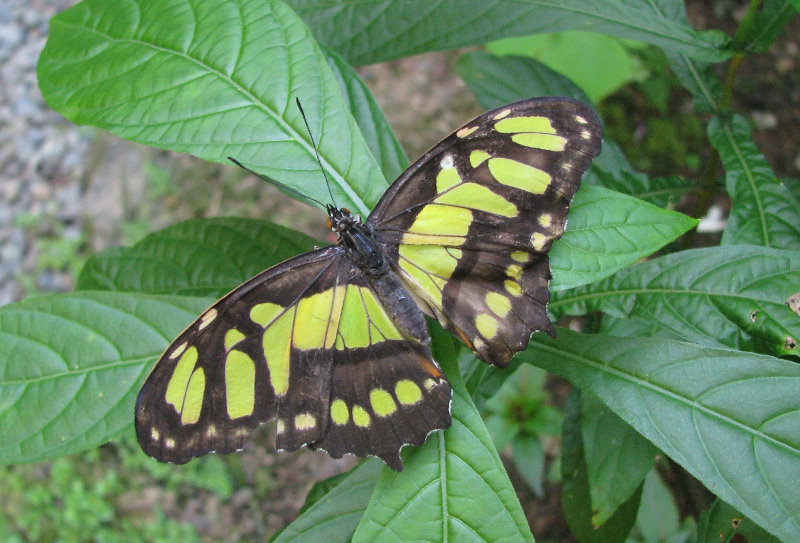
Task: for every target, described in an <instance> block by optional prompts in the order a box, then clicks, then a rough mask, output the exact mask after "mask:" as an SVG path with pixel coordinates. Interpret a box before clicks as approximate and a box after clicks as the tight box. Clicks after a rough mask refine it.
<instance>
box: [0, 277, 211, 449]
mask: <svg viewBox="0 0 800 543" xmlns="http://www.w3.org/2000/svg"><path fill="white" fill-rule="evenodd" d="M208 305H209V300H208V299H205V298H179V297H167V296H160V297H159V296H144V295H133V294H122V293H112V292H93V293H75V294H61V295H56V296H48V297H42V298H34V299H29V300H25V301H22V302H18V303H15V304H9V305H6V306H3V307H0V352H2V353H3V358H2V360H0V463H2V464H15V463H20V462H32V461H36V460H42V459H45V458H52V457H55V456H62V455H65V454H70V453H74V452H78V451H82V450H84V449H87V448H89V447H93V446H96V445H100V444H101V443H105V442H106V441H108V440H109V439H112V438H114V437H116V436H118V435H119V434H120V433H121V432H122V431H124V430H125V429H127V428H129V427H130V425H131V423H132V422H133V405H134V402H135V400H136V395H137V393H138V391H139V386H140V385H141V382H142V381H143V380H144V378H145V376H146V375H147V373H148V372H149V371H150V368H151V367H152V365H153V363H155V360H156V359H157V358H158V356H159V355H160V354H161V353H162V351H163V350H164V349H165V348H166V347H167V344H168V343H169V341H170V340H171V339H172V338H173V337H174V336H175V335H177V334H178V332H180V331H181V330H182V329H183V328H184V327H185V326H186V325H187V324H188V323H189V322H191V320H192V319H194V318H195V317H196V316H197V315H198V314H199V313H200V312H201V311H202V310H203V309H205V308H206V307H207V306H208Z"/></svg>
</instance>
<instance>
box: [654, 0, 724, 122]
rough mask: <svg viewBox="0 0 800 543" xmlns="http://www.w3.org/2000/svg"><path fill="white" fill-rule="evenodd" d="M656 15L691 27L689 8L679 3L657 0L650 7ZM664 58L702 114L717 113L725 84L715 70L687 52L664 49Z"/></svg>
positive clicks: (673, 0)
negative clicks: (688, 14)
mask: <svg viewBox="0 0 800 543" xmlns="http://www.w3.org/2000/svg"><path fill="white" fill-rule="evenodd" d="M650 8H651V10H652V11H653V13H656V14H658V15H661V16H663V17H666V18H669V19H670V20H671V21H674V22H675V23H677V24H685V25H688V24H689V18H688V16H687V15H686V7H685V5H684V3H683V2H680V1H678V0H654V1H653V2H651V3H650ZM664 54H665V55H666V57H667V60H668V61H669V63H670V67H671V68H672V71H673V72H675V75H676V76H677V78H678V80H679V81H680V82H681V84H682V85H683V86H684V88H686V90H688V91H689V92H691V93H692V95H693V96H694V106H695V108H696V109H697V111H698V112H700V113H716V112H718V111H719V101H720V98H721V96H722V83H721V82H720V80H719V78H718V77H717V75H716V73H715V72H714V66H713V65H712V64H710V63H709V62H704V61H703V60H701V59H698V58H692V57H691V56H690V55H687V54H685V53H684V52H681V51H677V50H674V49H664Z"/></svg>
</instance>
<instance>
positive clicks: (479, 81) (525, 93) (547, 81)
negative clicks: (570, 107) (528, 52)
mask: <svg viewBox="0 0 800 543" xmlns="http://www.w3.org/2000/svg"><path fill="white" fill-rule="evenodd" d="M456 72H457V73H458V75H459V76H460V77H461V78H462V79H463V80H464V83H466V84H467V87H469V90H470V91H471V92H472V94H474V95H475V98H477V100H478V103H479V104H480V105H481V106H482V107H483V108H485V109H492V108H495V107H499V106H502V105H503V104H507V103H509V102H514V101H516V100H522V99H525V98H530V97H531V96H568V97H570V98H574V99H576V100H580V101H581V102H584V103H587V104H589V103H591V101H590V100H589V97H588V96H586V93H584V92H583V91H582V90H581V89H580V88H578V86H576V85H575V83H573V82H572V81H570V80H569V79H567V78H566V77H565V76H563V75H562V74H560V73H558V72H556V71H555V70H552V69H551V68H548V67H547V66H546V65H545V64H542V63H541V62H539V61H538V60H534V59H532V58H527V57H517V56H506V57H499V56H495V55H492V54H489V53H485V52H483V51H471V52H469V53H466V54H464V55H462V56H461V57H460V58H459V59H458V64H457V65H456Z"/></svg>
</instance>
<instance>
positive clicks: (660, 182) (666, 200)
mask: <svg viewBox="0 0 800 543" xmlns="http://www.w3.org/2000/svg"><path fill="white" fill-rule="evenodd" d="M607 144H608V142H604V143H603V145H604V146H605V145H607ZM591 173H592V175H590V176H587V178H586V179H584V183H590V184H596V185H598V186H601V187H605V188H607V189H611V190H614V191H617V192H621V193H623V194H629V195H631V196H635V197H637V198H639V199H640V200H644V201H645V202H649V203H651V204H653V205H654V206H656V207H661V208H668V207H672V206H674V205H675V204H677V203H678V201H679V200H680V199H681V197H682V196H684V195H686V194H689V193H693V192H695V191H696V187H695V183H694V181H693V180H691V179H689V178H686V177H681V176H678V175H674V176H670V177H650V176H649V175H646V174H644V173H641V172H634V171H623V172H620V173H619V174H617V175H614V174H612V173H609V172H606V171H605V170H603V169H601V168H599V167H598V168H592V169H591Z"/></svg>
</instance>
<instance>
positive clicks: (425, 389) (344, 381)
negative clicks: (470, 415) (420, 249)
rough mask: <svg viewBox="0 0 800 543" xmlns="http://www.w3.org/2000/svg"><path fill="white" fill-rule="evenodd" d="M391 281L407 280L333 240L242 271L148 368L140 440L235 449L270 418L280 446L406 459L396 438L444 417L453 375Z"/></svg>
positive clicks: (183, 453)
mask: <svg viewBox="0 0 800 543" xmlns="http://www.w3.org/2000/svg"><path fill="white" fill-rule="evenodd" d="M394 287H397V288H400V289H402V288H403V287H402V286H401V285H400V284H399V282H397V280H396V279H395V278H394V277H393V276H391V275H388V274H387V275H386V276H384V277H376V278H370V279H369V280H368V279H367V278H366V277H365V276H364V275H363V273H362V272H361V271H360V270H359V269H358V268H357V267H356V266H355V265H354V264H353V263H352V262H351V261H350V259H349V258H347V257H346V255H345V254H344V251H343V250H342V249H341V248H339V247H329V248H326V249H321V250H317V251H313V252H311V253H308V254H305V255H301V256H298V257H296V258H292V259H290V260H287V261H285V262H283V263H281V264H278V265H277V266H275V267H273V268H270V269H269V270H267V271H265V272H263V273H262V274H260V275H258V276H256V277H254V278H253V279H251V280H249V281H248V282H246V283H244V284H243V285H242V286H240V287H238V288H237V289H235V290H234V291H233V292H231V293H230V294H228V295H227V296H225V297H224V298H222V299H221V300H220V301H218V302H217V303H216V304H214V305H213V306H211V307H210V308H209V309H208V310H206V311H205V312H204V313H203V315H201V316H200V317H199V318H198V319H197V320H196V321H195V322H194V323H193V324H192V325H190V326H189V327H188V328H187V329H186V330H185V331H184V332H183V333H182V334H181V335H180V336H178V338H177V339H176V340H175V341H174V342H173V343H172V344H171V345H170V346H169V347H168V348H167V350H166V351H165V353H164V354H163V355H162V356H161V358H160V359H159V361H158V363H157V364H156V366H155V368H154V369H153V371H152V373H151V374H150V376H149V377H148V378H147V380H146V382H145V384H144V386H143V387H142V389H141V391H140V393H139V397H138V399H137V403H136V433H137V436H138V439H139V442H140V444H141V445H142V448H143V449H144V451H145V452H146V453H147V454H149V455H150V456H153V457H154V458H156V459H158V460H161V461H167V462H175V463H183V462H187V461H188V460H190V459H191V458H193V457H195V456H200V455H203V454H207V453H209V452H214V451H216V452H232V451H235V450H238V449H241V448H242V446H243V444H244V442H245V440H246V438H247V436H248V435H249V434H250V432H251V431H252V430H253V428H255V427H256V426H257V425H258V424H259V423H261V422H264V421H266V420H269V419H272V418H275V419H276V434H277V436H276V447H277V448H278V449H285V450H294V449H297V448H298V447H301V446H303V445H307V444H308V445H311V446H320V447H323V448H325V449H326V450H328V451H329V452H330V453H331V455H332V456H335V457H338V456H341V455H342V454H345V453H353V454H356V455H359V456H366V455H375V456H379V457H380V458H382V459H384V460H385V461H386V462H387V464H389V465H390V466H391V467H393V468H394V469H402V467H403V464H402V462H401V460H400V456H399V452H400V449H401V448H402V446H403V445H405V444H409V443H413V444H417V445H418V444H421V443H422V442H423V441H424V440H425V437H426V436H427V435H428V434H429V433H430V432H431V431H433V430H435V429H438V428H445V427H447V426H449V424H450V411H449V402H450V385H449V383H448V382H447V380H446V379H445V378H444V376H443V375H442V373H441V371H440V370H439V368H438V366H436V364H435V362H433V359H432V358H431V353H430V349H429V346H428V344H429V339H428V337H427V331H426V329H425V323H424V319H423V317H422V314H421V312H420V311H419V309H418V308H417V307H416V306H413V305H412V306H411V307H410V308H409V307H405V310H402V309H403V308H401V307H394V306H396V304H393V302H392V300H393V299H395V298H396V297H398V296H399V297H400V298H403V294H402V293H399V294H398V292H396V291H395V290H394ZM406 297H407V296H406ZM384 303H386V304H388V306H387V307H388V309H387V307H385V306H384V305H383V304H384ZM392 310H394V311H393V312H392Z"/></svg>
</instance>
